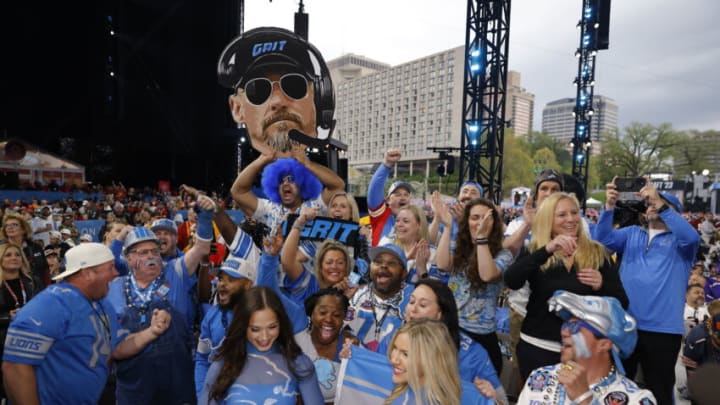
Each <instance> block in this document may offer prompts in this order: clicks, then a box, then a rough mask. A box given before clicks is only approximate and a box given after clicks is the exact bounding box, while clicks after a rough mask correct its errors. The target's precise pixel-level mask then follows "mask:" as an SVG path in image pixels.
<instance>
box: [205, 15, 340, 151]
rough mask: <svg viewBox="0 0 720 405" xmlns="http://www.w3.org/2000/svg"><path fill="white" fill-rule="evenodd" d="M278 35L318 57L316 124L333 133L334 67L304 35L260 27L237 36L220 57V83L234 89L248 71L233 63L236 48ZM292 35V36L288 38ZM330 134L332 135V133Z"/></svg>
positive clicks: (315, 77)
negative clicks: (230, 59) (331, 69)
mask: <svg viewBox="0 0 720 405" xmlns="http://www.w3.org/2000/svg"><path fill="white" fill-rule="evenodd" d="M261 36H262V37H275V38H280V39H282V38H287V39H290V40H292V41H294V42H299V43H301V44H302V45H303V46H305V47H306V48H307V50H308V52H310V53H311V54H312V55H313V56H314V58H315V60H316V61H317V62H318V65H319V67H320V75H319V76H318V75H316V74H313V76H312V78H311V79H312V82H313V88H314V91H315V97H314V100H313V102H314V103H315V113H316V117H315V123H316V124H317V126H319V127H320V128H322V129H325V130H329V134H332V130H333V128H334V127H335V120H334V119H333V114H334V112H335V92H334V91H333V84H332V78H331V77H330V70H329V69H328V67H327V64H326V63H325V60H324V59H323V56H322V54H321V53H320V51H318V50H317V48H315V46H313V45H312V44H311V43H310V42H308V41H307V40H305V38H303V37H301V36H300V35H298V34H296V33H294V32H292V31H289V30H286V29H284V28H278V27H259V28H255V29H252V30H250V31H247V32H245V33H243V34H241V35H240V36H239V37H237V38H235V39H234V40H233V41H232V42H231V43H230V44H229V45H228V46H227V47H225V49H224V50H223V52H222V54H221V55H220V59H219V60H218V82H219V83H220V84H221V85H223V86H225V87H228V88H232V89H233V90H235V89H234V86H236V84H237V82H238V76H239V75H240V74H244V73H245V72H238V71H237V70H236V69H235V67H234V65H229V64H228V62H229V58H230V57H231V56H233V55H235V53H236V52H235V49H236V48H238V47H240V46H241V44H240V43H241V42H242V44H251V43H253V41H254V40H255V39H256V37H261ZM288 37H289V38H288ZM328 137H329V135H328Z"/></svg>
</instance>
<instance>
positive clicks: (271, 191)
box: [261, 158, 323, 204]
mask: <svg viewBox="0 0 720 405" xmlns="http://www.w3.org/2000/svg"><path fill="white" fill-rule="evenodd" d="M288 174H290V175H292V176H293V177H294V178H295V184H297V186H298V189H299V190H300V196H301V197H302V199H303V201H307V200H312V199H314V198H317V196H319V195H320V193H322V190H323V185H322V183H320V180H318V178H317V177H315V175H314V174H312V173H311V172H310V170H308V169H307V168H305V166H303V165H301V164H300V163H298V161H297V160H295V159H293V158H282V159H278V160H276V161H275V162H273V163H270V164H269V165H267V166H265V169H264V170H263V173H262V181H261V184H262V189H263V192H264V193H265V195H266V196H267V197H268V198H269V199H270V201H272V202H274V203H277V204H281V203H282V201H281V199H280V193H279V192H278V188H279V187H280V182H281V181H282V178H283V177H285V176H287V175H288Z"/></svg>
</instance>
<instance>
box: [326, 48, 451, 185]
mask: <svg viewBox="0 0 720 405" xmlns="http://www.w3.org/2000/svg"><path fill="white" fill-rule="evenodd" d="M464 61H465V59H464V47H458V48H454V49H450V50H447V51H444V52H439V53H436V54H433V55H430V56H427V57H424V58H422V59H418V60H415V61H411V62H407V63H404V64H401V65H397V66H393V67H389V66H388V65H385V64H382V63H379V62H376V61H373V60H371V59H368V58H365V57H362V56H357V55H344V56H341V57H340V58H338V59H334V60H331V61H329V62H328V68H329V69H330V74H331V76H332V78H333V83H334V85H335V99H336V104H335V119H336V121H337V125H336V127H335V133H334V135H333V137H334V138H336V139H338V140H340V141H342V142H344V143H345V144H347V145H348V159H349V162H350V165H351V166H353V167H356V168H361V169H362V168H369V167H372V166H373V165H375V164H377V163H379V162H382V159H383V156H384V152H385V150H387V149H390V148H395V149H399V150H400V151H401V152H402V156H403V157H402V162H404V165H403V166H404V168H407V170H408V171H409V172H410V173H415V174H423V173H427V172H428V171H429V170H430V165H431V163H433V161H437V160H438V154H437V153H433V152H432V151H430V150H428V147H459V146H460V136H461V133H460V125H461V122H462V95H463V85H462V83H463V63H464Z"/></svg>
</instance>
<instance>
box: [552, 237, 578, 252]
mask: <svg viewBox="0 0 720 405" xmlns="http://www.w3.org/2000/svg"><path fill="white" fill-rule="evenodd" d="M576 248H577V237H575V236H569V235H558V236H556V237H555V239H553V240H551V241H550V243H548V244H547V245H545V250H546V251H547V252H548V253H555V252H558V251H562V252H563V253H565V255H567V256H570V255H572V254H573V253H575V249H576Z"/></svg>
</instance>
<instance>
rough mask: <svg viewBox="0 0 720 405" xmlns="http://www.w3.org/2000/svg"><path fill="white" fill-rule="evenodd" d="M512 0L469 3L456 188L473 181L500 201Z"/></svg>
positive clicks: (488, 195)
mask: <svg viewBox="0 0 720 405" xmlns="http://www.w3.org/2000/svg"><path fill="white" fill-rule="evenodd" d="M509 39H510V0H468V7H467V32H466V36H465V66H464V69H465V73H464V80H463V85H464V89H463V94H464V97H463V121H462V137H461V146H460V165H459V170H460V173H459V174H460V175H459V184H458V187H459V186H460V185H461V184H462V183H463V182H464V181H466V180H475V181H477V182H479V183H480V184H482V186H483V188H485V196H486V197H488V198H490V199H492V200H493V201H495V202H496V203H499V202H500V200H501V199H502V164H503V145H504V139H505V125H506V121H505V94H506V93H505V92H506V83H507V60H508V49H509V45H510V42H509Z"/></svg>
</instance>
